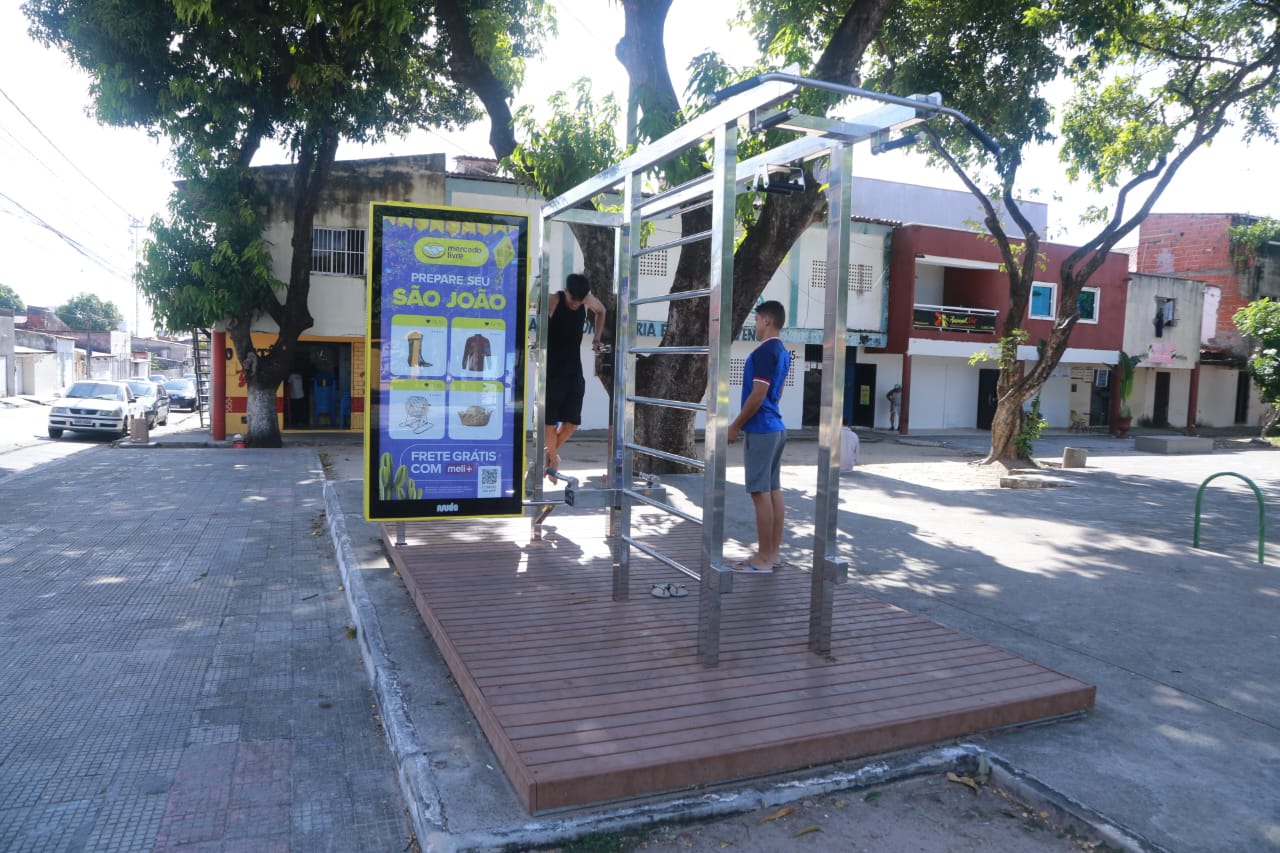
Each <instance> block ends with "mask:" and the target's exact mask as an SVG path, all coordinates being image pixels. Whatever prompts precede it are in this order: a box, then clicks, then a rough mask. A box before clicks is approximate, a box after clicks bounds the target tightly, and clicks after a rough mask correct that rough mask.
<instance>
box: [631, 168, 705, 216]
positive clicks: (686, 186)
mask: <svg viewBox="0 0 1280 853" xmlns="http://www.w3.org/2000/svg"><path fill="white" fill-rule="evenodd" d="M713 177H715V176H714V175H713V174H712V173H710V172H708V173H707V174H705V175H699V176H698V177H696V178H691V179H690V180H687V181H685V182H684V183H683V184H678V185H676V186H674V187H671V188H669V189H665V190H663V191H662V192H660V193H655V194H654V195H651V196H649V197H648V198H645V199H641V200H640V203H639V204H637V205H636V206H635V212H636V213H638V214H640V215H641V216H642V217H645V218H646V219H647V218H649V217H651V216H653V215H654V214H655V213H662V212H664V211H667V210H670V209H671V208H673V207H676V206H678V205H679V204H680V203H681V201H683V200H684V198H685V197H686V196H687V195H688V194H689V192H690V191H691V190H693V189H695V188H697V187H701V186H702V185H703V184H710V183H711V179H712V178H713ZM705 192H708V193H709V192H711V188H710V187H707V189H706V190H705ZM673 196H674V197H676V198H675V201H674V202H672V203H666V202H668V201H669V200H670V199H671V198H672V197H673ZM682 212H683V211H682Z"/></svg>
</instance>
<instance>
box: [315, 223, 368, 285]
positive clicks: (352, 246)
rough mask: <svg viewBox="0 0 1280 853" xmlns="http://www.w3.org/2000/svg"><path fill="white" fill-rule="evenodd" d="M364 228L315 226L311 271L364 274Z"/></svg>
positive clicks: (333, 273)
mask: <svg viewBox="0 0 1280 853" xmlns="http://www.w3.org/2000/svg"><path fill="white" fill-rule="evenodd" d="M364 247H365V239H364V229H363V228H314V229H312V231H311V271H312V272H319V273H330V274H332V275H353V276H361V277H363V276H364V255H365V251H364Z"/></svg>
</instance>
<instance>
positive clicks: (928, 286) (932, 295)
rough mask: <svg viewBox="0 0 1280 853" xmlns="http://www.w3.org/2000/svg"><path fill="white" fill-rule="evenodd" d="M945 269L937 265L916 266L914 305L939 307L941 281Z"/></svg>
mask: <svg viewBox="0 0 1280 853" xmlns="http://www.w3.org/2000/svg"><path fill="white" fill-rule="evenodd" d="M945 273H946V268H945V267H941V266H938V265H937V264H916V300H915V302H916V304H917V305H941V304H943V302H942V293H943V287H942V279H943V276H944V275H945Z"/></svg>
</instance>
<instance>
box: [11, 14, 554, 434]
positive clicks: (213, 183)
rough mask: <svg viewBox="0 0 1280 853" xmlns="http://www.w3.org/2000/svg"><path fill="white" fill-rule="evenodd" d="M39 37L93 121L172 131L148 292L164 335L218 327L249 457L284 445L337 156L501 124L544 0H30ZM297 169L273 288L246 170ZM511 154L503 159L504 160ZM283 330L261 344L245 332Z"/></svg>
mask: <svg viewBox="0 0 1280 853" xmlns="http://www.w3.org/2000/svg"><path fill="white" fill-rule="evenodd" d="M24 10H25V12H26V14H27V15H28V17H29V18H30V20H31V22H32V34H33V36H35V37H36V38H38V39H41V40H43V41H44V42H45V43H47V44H50V45H53V46H55V47H57V48H59V49H61V50H63V51H64V52H65V53H67V55H68V56H69V57H71V59H72V60H73V61H74V62H75V63H76V64H78V65H79V66H80V67H81V68H83V69H84V70H85V71H86V72H87V73H88V74H89V75H90V78H91V79H92V81H93V82H92V86H91V91H92V95H93V98H94V105H95V108H96V110H97V115H98V117H99V118H100V119H101V120H102V121H104V122H107V123H111V124H118V125H128V126H136V127H143V128H146V129H148V130H149V131H151V132H152V133H154V134H157V135H162V136H165V137H167V138H168V139H169V140H170V141H171V143H172V145H173V152H174V159H175V162H176V164H177V168H178V172H179V175H180V177H181V178H182V179H183V184H182V186H181V187H180V189H179V190H178V191H177V192H176V193H175V196H174V199H173V201H172V203H171V208H170V217H169V219H168V221H160V220H157V221H156V222H154V223H153V229H152V237H151V240H150V241H149V245H148V246H147V247H146V251H145V258H144V262H143V264H142V268H141V270H140V282H141V285H142V287H143V289H144V290H145V291H146V292H147V293H148V295H149V296H150V298H151V299H152V302H153V305H154V306H155V312H156V315H157V317H158V319H159V320H160V321H161V323H162V324H163V325H164V326H165V327H167V328H170V329H177V328H193V327H205V326H209V325H212V324H214V323H219V322H220V323H225V324H226V329H227V331H228V333H229V335H230V337H231V341H232V344H233V346H234V347H235V351H236V355H237V356H238V358H239V360H240V363H241V364H242V366H243V368H244V373H245V379H246V384H247V387H248V397H249V399H248V412H247V414H248V434H247V441H248V443H249V444H250V445H252V446H279V444H280V433H279V428H278V425H277V421H276V407H275V397H276V391H277V388H278V387H279V385H280V383H281V381H282V380H283V379H284V378H285V376H286V375H287V373H288V371H289V369H290V365H291V363H292V351H293V349H294V348H295V346H296V344H297V341H298V338H299V336H300V335H301V334H302V333H303V332H304V331H306V329H308V328H309V327H310V326H311V325H312V322H313V321H312V316H311V313H310V310H309V306H308V297H309V291H310V269H311V253H312V224H313V220H314V217H315V213H316V208H317V205H318V203H319V199H320V196H321V193H322V191H323V190H324V188H325V186H326V183H327V181H328V179H329V174H330V170H331V167H332V165H333V162H334V160H335V158H336V154H337V149H338V144H339V142H340V141H343V140H350V141H354V142H371V141H376V140H380V139H382V138H383V137H385V136H388V135H398V134H403V133H405V132H407V131H409V130H411V129H413V128H415V127H420V126H444V127H449V126H455V125H458V124H462V123H466V122H470V121H473V120H475V119H476V118H478V117H479V115H480V113H479V111H478V110H477V109H476V107H475V106H474V103H473V97H475V98H478V99H479V100H480V102H481V103H482V104H483V105H484V107H485V109H486V110H488V111H489V113H490V115H491V116H492V117H493V118H494V132H493V134H492V142H493V144H494V146H495V150H498V151H499V152H500V153H502V154H505V153H509V149H510V147H511V146H512V145H513V141H512V140H511V139H510V133H511V131H510V114H509V112H508V111H507V100H508V99H509V98H510V96H511V93H512V92H513V91H514V90H515V88H516V87H517V86H518V85H519V82H520V80H521V75H522V71H523V60H524V58H525V57H526V56H528V55H530V53H531V52H532V51H533V50H535V49H536V48H537V46H538V44H539V41H540V38H541V36H542V34H543V28H544V21H545V16H544V6H543V2H542V0H495V2H479V0H476V2H473V0H440V2H434V3H433V2H429V0H374V2H368V3H359V4H352V3H348V2H345V0H282V2H277V3H271V4H265V5H263V4H250V5H245V4H240V3H233V2H229V0H214V2H209V0H137V2H132V3H128V4H119V3H114V2H108V0H28V2H27V3H26V4H25V7H24ZM267 141H276V142H279V143H282V144H283V145H285V146H286V147H287V148H288V150H289V151H290V153H291V155H292V158H293V177H292V187H291V189H292V198H291V199H290V205H289V207H290V210H291V211H292V228H293V233H292V240H291V244H290V250H291V255H290V259H289V275H288V278H287V280H286V281H279V280H277V279H275V278H274V276H273V275H272V272H271V265H270V259H269V253H268V250H267V247H266V246H265V245H264V244H263V241H262V215H263V212H264V208H263V205H262V204H261V200H260V199H259V197H258V192H259V189H258V187H257V184H256V181H255V177H254V173H253V171H252V168H251V167H252V166H253V163H254V159H255V156H256V155H257V154H258V151H259V149H260V148H261V147H262V146H263V144H264V143H266V142H267ZM504 147H505V148H507V149H508V150H507V151H503V148H504ZM264 317H267V318H270V320H271V321H273V323H274V325H275V327H276V328H277V329H278V334H277V336H276V338H275V340H274V342H273V343H272V344H271V345H270V346H269V347H268V348H266V349H262V350H259V349H257V348H255V347H254V345H253V341H252V338H251V333H252V331H253V330H254V329H256V328H261V327H262V318H264Z"/></svg>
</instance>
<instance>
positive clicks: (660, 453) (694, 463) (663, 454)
mask: <svg viewBox="0 0 1280 853" xmlns="http://www.w3.org/2000/svg"><path fill="white" fill-rule="evenodd" d="M623 446H624V447H626V448H627V450H632V451H635V452H636V453H643V454H644V455H646V456H656V457H657V458H658V459H665V460H667V461H668V462H675V463H678V464H680V465H688V466H689V467H690V468H695V469H697V470H699V471H705V470H706V468H707V463H705V462H703V461H702V460H701V459H690V458H689V457H688V456H680V455H679V454H676V453H668V452H667V451H665V450H658V449H656V448H653V447H645V446H644V445H643V444H634V443H632V442H627V443H626V444H624V445H623Z"/></svg>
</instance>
